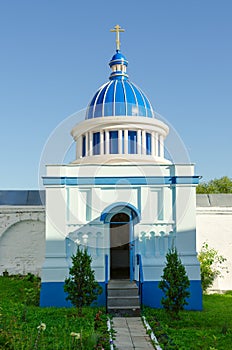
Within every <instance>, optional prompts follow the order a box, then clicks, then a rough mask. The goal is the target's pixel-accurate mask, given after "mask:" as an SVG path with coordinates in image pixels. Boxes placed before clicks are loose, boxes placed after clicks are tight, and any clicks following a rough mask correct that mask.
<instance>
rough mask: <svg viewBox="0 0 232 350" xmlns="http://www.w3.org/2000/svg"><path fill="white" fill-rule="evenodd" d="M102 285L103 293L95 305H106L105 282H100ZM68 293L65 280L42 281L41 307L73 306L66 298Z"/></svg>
mask: <svg viewBox="0 0 232 350" xmlns="http://www.w3.org/2000/svg"><path fill="white" fill-rule="evenodd" d="M99 284H100V286H101V287H102V294H101V295H99V296H98V299H97V300H96V302H94V303H93V306H95V305H97V306H105V305H106V293H105V283H103V282H99ZM66 297H67V294H66V293H65V292H64V282H42V284H41V290H40V306H41V307H51V306H56V307H72V306H73V305H72V304H71V302H70V301H69V300H68V301H67V300H66Z"/></svg>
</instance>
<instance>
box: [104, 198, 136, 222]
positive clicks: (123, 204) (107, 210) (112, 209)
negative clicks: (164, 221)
mask: <svg viewBox="0 0 232 350" xmlns="http://www.w3.org/2000/svg"><path fill="white" fill-rule="evenodd" d="M119 207H126V208H128V209H131V211H132V220H134V219H135V218H136V220H137V222H139V221H140V219H141V214H140V212H139V211H138V209H137V208H136V207H134V206H133V205H132V204H130V203H127V202H117V203H113V204H111V205H109V206H108V207H106V208H105V209H104V210H103V212H102V213H101V216H100V221H104V223H106V218H107V215H108V214H109V213H110V212H113V213H117V212H118V210H119V211H120V209H117V208H119ZM137 222H136V223H137Z"/></svg>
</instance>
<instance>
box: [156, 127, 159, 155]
mask: <svg viewBox="0 0 232 350" xmlns="http://www.w3.org/2000/svg"><path fill="white" fill-rule="evenodd" d="M155 155H156V157H159V134H158V132H156V133H155Z"/></svg>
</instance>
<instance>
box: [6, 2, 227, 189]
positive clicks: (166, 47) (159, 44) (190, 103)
mask: <svg viewBox="0 0 232 350" xmlns="http://www.w3.org/2000/svg"><path fill="white" fill-rule="evenodd" d="M231 16H232V1H231V0H221V1H220V0H217V1H215V0H159V1H158V0H143V1H132V0H131V1H129V0H125V1H123V2H122V1H121V2H120V1H109V0H107V1H106V0H99V1H90V0H85V1H78V0H67V1H65V0H62V1H61V0H49V1H48V0H39V1H35V0H34V1H32V0H0V47H1V54H0V96H1V97H0V98H1V103H0V118H1V137H0V161H1V174H0V179H1V180H0V189H23V188H28V189H33V188H37V187H38V179H37V178H38V166H39V161H40V156H41V152H42V150H43V146H44V144H45V143H46V140H47V139H48V138H49V135H50V134H51V133H52V131H53V130H54V129H55V128H56V126H57V125H58V124H59V123H61V122H62V120H64V119H65V118H67V117H68V116H70V115H71V114H73V113H75V112H77V111H79V110H80V109H82V108H85V107H86V106H87V104H88V102H89V101H90V99H91V98H92V96H93V94H94V92H95V91H96V90H97V88H98V87H99V86H100V85H102V84H103V83H104V82H106V81H107V80H108V76H109V74H110V69H109V67H108V62H109V60H110V59H111V57H112V55H113V54H114V51H115V36H114V34H112V33H110V31H109V30H110V29H111V28H113V27H114V25H115V24H120V25H121V26H122V27H123V28H125V30H126V31H125V33H123V34H122V36H121V41H122V46H121V50H122V52H123V54H125V56H126V57H127V59H128V60H129V68H128V73H129V76H130V79H131V81H132V82H134V83H136V84H137V85H139V86H140V87H141V88H142V90H143V91H144V92H145V93H146V94H147V95H148V97H149V99H150V101H151V102H152V105H153V107H154V109H155V110H156V111H157V112H158V113H160V114H161V115H162V116H164V118H165V119H166V120H167V121H168V122H169V123H170V124H171V125H172V126H174V127H175V129H176V130H177V132H178V133H179V134H180V135H181V137H182V139H183V142H184V144H185V146H186V148H187V150H188V152H189V155H190V159H191V161H192V162H194V163H196V172H197V174H199V175H202V176H203V179H204V180H209V179H211V178H215V177H221V176H223V175H227V176H230V177H232V164H231V158H232V157H231V151H232V147H231V146H232V20H231ZM68 137H69V136H68ZM70 138H71V136H70Z"/></svg>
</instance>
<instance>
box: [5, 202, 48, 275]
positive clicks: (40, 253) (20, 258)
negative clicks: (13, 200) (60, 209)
mask: <svg viewBox="0 0 232 350" xmlns="http://www.w3.org/2000/svg"><path fill="white" fill-rule="evenodd" d="M44 255H45V209H44V208H43V207H32V206H28V207H12V206H9V207H6V206H4V207H1V210H0V274H2V273H3V272H4V271H5V270H7V271H8V272H9V273H10V274H18V273H20V274H27V273H28V272H31V273H34V274H40V272H41V266H42V264H43V261H44Z"/></svg>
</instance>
